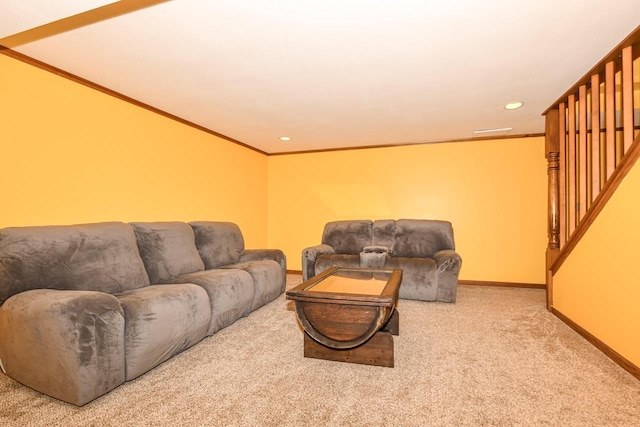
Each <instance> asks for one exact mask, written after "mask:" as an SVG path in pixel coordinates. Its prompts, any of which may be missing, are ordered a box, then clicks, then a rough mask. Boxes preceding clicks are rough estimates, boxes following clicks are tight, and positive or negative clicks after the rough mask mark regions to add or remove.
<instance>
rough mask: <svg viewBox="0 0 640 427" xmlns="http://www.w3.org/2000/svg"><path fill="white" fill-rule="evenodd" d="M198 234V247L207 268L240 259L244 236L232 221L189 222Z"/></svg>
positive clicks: (232, 262)
mask: <svg viewBox="0 0 640 427" xmlns="http://www.w3.org/2000/svg"><path fill="white" fill-rule="evenodd" d="M189 224H190V225H191V227H192V228H193V232H194V233H195V236H196V247H197V248H198V252H199V253H200V257H201V258H202V261H204V266H205V267H206V268H207V270H210V269H212V268H218V267H220V266H223V265H229V264H235V263H237V262H238V261H240V253H242V251H243V250H244V238H243V237H242V232H241V231H240V227H238V226H237V225H236V224H234V223H232V222H219V221H194V222H190V223H189Z"/></svg>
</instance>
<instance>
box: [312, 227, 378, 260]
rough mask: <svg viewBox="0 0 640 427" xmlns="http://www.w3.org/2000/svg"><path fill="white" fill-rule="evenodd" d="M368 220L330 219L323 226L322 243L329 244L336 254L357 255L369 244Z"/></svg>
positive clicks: (369, 228) (369, 229) (369, 230)
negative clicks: (330, 220)
mask: <svg viewBox="0 0 640 427" xmlns="http://www.w3.org/2000/svg"><path fill="white" fill-rule="evenodd" d="M372 225H373V222H371V221H370V220H354V221H332V222H328V223H327V224H326V225H325V226H324V232H323V233H322V243H323V244H325V245H329V246H331V247H332V248H333V249H334V250H335V252H336V253H337V254H347V255H358V254H359V253H360V252H362V249H363V248H364V247H365V246H370V245H371V227H372Z"/></svg>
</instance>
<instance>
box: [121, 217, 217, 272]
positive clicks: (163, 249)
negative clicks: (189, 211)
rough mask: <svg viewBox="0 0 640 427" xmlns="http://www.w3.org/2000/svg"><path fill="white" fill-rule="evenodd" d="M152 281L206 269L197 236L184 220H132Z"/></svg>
mask: <svg viewBox="0 0 640 427" xmlns="http://www.w3.org/2000/svg"><path fill="white" fill-rule="evenodd" d="M131 226H132V227H133V230H134V231H135V233H136V238H137V240H138V248H139V249H140V256H141V257H142V261H143V262H144V266H145V268H146V269H147V274H148V275H149V280H150V281H151V283H160V282H163V281H166V280H170V279H173V278H174V277H178V276H180V275H182V274H187V273H193V272H196V271H202V270H204V264H203V262H202V259H200V255H199V254H198V250H197V249H196V241H195V236H194V234H193V230H192V229H191V227H190V226H189V224H187V223H185V222H132V223H131Z"/></svg>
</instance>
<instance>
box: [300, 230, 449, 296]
mask: <svg viewBox="0 0 640 427" xmlns="http://www.w3.org/2000/svg"><path fill="white" fill-rule="evenodd" d="M461 265H462V259H461V258H460V255H459V254H458V253H457V252H456V251H455V243H454V239H453V227H452V225H451V223H450V222H448V221H436V220H419V219H400V220H397V221H394V220H377V221H370V220H352V221H333V222H329V223H327V224H326V225H325V227H324V232H323V234H322V244H320V245H316V246H312V247H309V248H306V249H304V250H303V251H302V275H303V279H304V280H307V279H309V278H310V277H313V276H315V275H316V274H319V273H321V272H323V271H325V270H327V269H329V268H331V267H334V266H336V267H379V268H382V267H384V268H392V269H402V270H403V274H402V284H401V285H400V298H405V299H415V300H422V301H443V302H455V300H456V291H457V287H458V275H459V273H460V267H461Z"/></svg>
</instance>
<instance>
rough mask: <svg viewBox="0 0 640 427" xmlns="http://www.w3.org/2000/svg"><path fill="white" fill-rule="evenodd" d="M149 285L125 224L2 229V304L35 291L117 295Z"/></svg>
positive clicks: (0, 257) (0, 232) (0, 277)
mask: <svg viewBox="0 0 640 427" xmlns="http://www.w3.org/2000/svg"><path fill="white" fill-rule="evenodd" d="M148 284H149V278H148V276H147V273H146V271H145V269H144V264H143V263H142V259H140V254H139V252H138V246H137V245H136V237H135V235H134V233H133V230H132V229H131V227H129V226H128V225H126V224H123V223H120V222H107V223H100V224H82V225H64V226H42V227H10V228H5V229H2V230H0V304H2V303H3V302H4V301H5V300H6V299H7V298H9V297H10V296H12V295H14V294H17V293H19V292H23V291H27V290H31V289H69V290H88V291H101V292H107V293H110V294H115V293H120V292H123V291H127V290H131V289H137V288H140V287H143V286H147V285H148Z"/></svg>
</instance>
